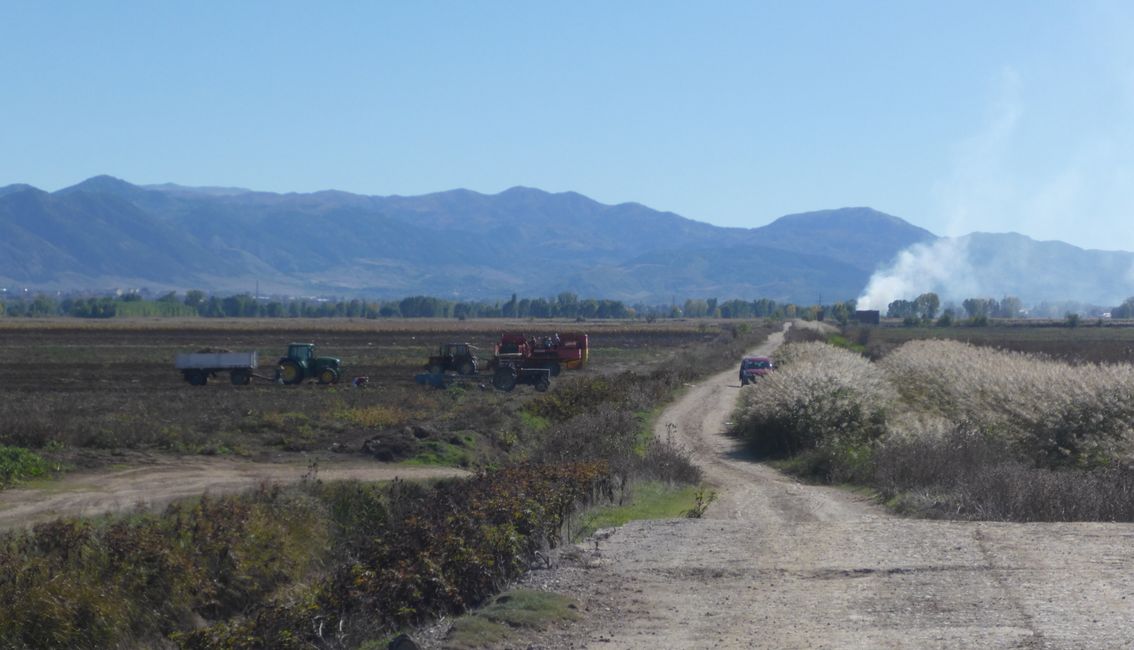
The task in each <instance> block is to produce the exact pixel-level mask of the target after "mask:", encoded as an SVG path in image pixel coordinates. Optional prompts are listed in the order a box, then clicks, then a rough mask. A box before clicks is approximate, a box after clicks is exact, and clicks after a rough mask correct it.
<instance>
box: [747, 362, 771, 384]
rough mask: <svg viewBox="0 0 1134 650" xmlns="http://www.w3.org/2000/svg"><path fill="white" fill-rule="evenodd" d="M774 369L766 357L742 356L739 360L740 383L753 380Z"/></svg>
mask: <svg viewBox="0 0 1134 650" xmlns="http://www.w3.org/2000/svg"><path fill="white" fill-rule="evenodd" d="M775 369H776V366H775V364H773V363H772V360H771V359H769V358H768V357H744V358H743V359H741V361H740V385H741V386H744V385H746V384H748V383H750V382H754V381H756V380H757V379H759V378H760V377H763V376H764V375H766V374H768V373H769V372H772V371H773V370H775Z"/></svg>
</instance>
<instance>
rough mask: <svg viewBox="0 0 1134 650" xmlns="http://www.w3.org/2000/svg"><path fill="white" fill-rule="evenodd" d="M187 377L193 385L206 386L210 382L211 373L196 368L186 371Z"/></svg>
mask: <svg viewBox="0 0 1134 650" xmlns="http://www.w3.org/2000/svg"><path fill="white" fill-rule="evenodd" d="M185 378H186V379H188V380H189V383H190V385H193V386H204V385H205V384H208V383H209V373H207V372H205V371H204V370H195V371H193V372H188V373H185Z"/></svg>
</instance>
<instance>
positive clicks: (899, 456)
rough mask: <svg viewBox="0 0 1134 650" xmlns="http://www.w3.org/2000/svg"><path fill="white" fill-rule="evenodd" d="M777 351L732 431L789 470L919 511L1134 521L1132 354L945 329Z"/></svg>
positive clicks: (1029, 518) (1011, 517) (939, 514)
mask: <svg viewBox="0 0 1134 650" xmlns="http://www.w3.org/2000/svg"><path fill="white" fill-rule="evenodd" d="M843 340H845V339H843ZM836 342H839V341H836ZM777 361H778V367H779V369H778V370H777V372H776V373H775V374H773V375H771V376H769V377H765V378H762V379H761V381H760V382H759V383H758V385H757V386H756V388H755V390H753V391H751V392H749V393H748V394H747V396H746V401H745V403H744V405H743V406H742V407H741V411H740V413H739V414H738V417H737V418H736V422H737V425H736V427H735V433H736V434H737V435H738V436H741V437H743V438H744V439H745V440H746V441H747V442H748V444H749V445H750V447H751V448H752V449H753V450H754V451H755V452H756V453H758V454H760V455H762V456H765V457H771V458H778V459H780V460H781V461H782V465H783V466H784V467H786V468H788V469H789V470H791V471H794V472H796V473H799V474H802V475H805V476H809V477H812V478H815V479H818V480H823V481H829V482H836V483H841V482H849V483H856V484H862V485H867V486H870V487H872V488H873V489H875V490H876V491H877V492H878V493H879V494H880V496H881V497H882V498H883V499H884V500H886V501H888V502H889V503H890V505H892V506H893V507H895V508H897V509H898V510H901V511H905V512H909V513H913V514H919V515H928V516H937V517H949V518H971V519H990V520H1013V521H1072V520H1092V521H1134V464H1132V463H1134V456H1132V453H1134V366H1131V365H1130V364H1129V363H1126V362H1117V363H1087V362H1080V363H1077V364H1069V363H1067V362H1065V361H1061V360H1055V359H1052V358H1050V357H1047V356H1043V355H1037V354H1029V353H1023V352H1015V351H1010V350H1002V349H994V348H991V347H980V346H975V345H971V344H968V343H962V342H958V341H951V340H911V341H908V342H905V343H903V344H901V345H899V346H897V347H895V348H893V349H891V350H890V351H888V353H887V354H885V355H884V356H883V357H882V358H880V359H879V360H877V361H874V362H871V361H869V360H868V359H867V358H866V357H864V356H863V355H862V354H859V353H857V352H855V351H853V350H852V349H847V347H846V346H843V345H830V344H827V343H825V342H821V341H811V342H795V343H791V344H789V345H786V346H785V347H784V348H782V349H781V351H780V353H779V354H778V355H777Z"/></svg>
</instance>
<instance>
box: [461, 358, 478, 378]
mask: <svg viewBox="0 0 1134 650" xmlns="http://www.w3.org/2000/svg"><path fill="white" fill-rule="evenodd" d="M457 372H459V373H461V374H462V375H475V374H476V364H475V363H473V362H472V361H466V362H464V363H462V364H461V367H460V368H457Z"/></svg>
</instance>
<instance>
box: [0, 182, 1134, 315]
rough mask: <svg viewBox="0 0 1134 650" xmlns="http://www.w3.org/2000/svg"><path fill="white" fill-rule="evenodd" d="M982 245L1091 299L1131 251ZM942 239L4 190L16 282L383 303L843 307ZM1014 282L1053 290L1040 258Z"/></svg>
mask: <svg viewBox="0 0 1134 650" xmlns="http://www.w3.org/2000/svg"><path fill="white" fill-rule="evenodd" d="M974 237H975V239H974V240H973V241H974V242H976V243H974V246H978V247H979V246H982V245H984V244H983V243H981V242H983V241H984V240H983V239H982V237H991V238H992V240H991V241H992V243H991V244H988V246H992V247H993V248H995V247H997V246H999V247H1000V248H1001V249H1003V250H1006V251H1009V250H1010V251H1014V252H1013V253H1012V254H1013V255H1015V256H1016V257H1017V258H1019V259H1021V260H1029V259H1038V260H1042V263H1043V264H1044V265H1045V266H1059V265H1060V264H1064V262H1060V261H1057V260H1056V259H1054V258H1052V257H1051V256H1052V255H1054V256H1055V258H1058V259H1066V260H1070V261H1069V262H1066V264H1070V265H1071V268H1074V269H1076V273H1078V274H1079V278H1078V281H1077V283H1076V284H1075V285H1074V286H1077V287H1078V286H1086V285H1092V284H1093V285H1098V283H1099V282H1101V281H1103V280H1102V279H1100V277H1097V276H1098V275H1099V274H1096V273H1093V272H1092V268H1094V267H1093V266H1092V265H1095V266H1097V267H1098V268H1099V269H1104V270H1105V273H1103V275H1104V276H1105V275H1106V274H1110V276H1113V275H1114V273H1115V268H1116V267H1119V266H1122V264H1124V260H1125V259H1126V258H1124V257H1122V256H1123V255H1129V254H1125V253H1123V254H1115V255H1111V256H1109V257H1108V256H1107V255H1106V254H1102V253H1099V252H1097V251H1083V250H1082V249H1078V248H1075V247H1073V246H1070V245H1067V244H1062V245H1061V246H1063V247H1066V248H1059V249H1058V250H1056V249H1051V248H1050V247H1049V246H1046V244H1047V243H1044V242H1034V241H1032V240H1030V239H1027V238H1023V240H1022V242H1021V240H1018V239H1011V240H1009V239H1004V242H1009V241H1011V244H1009V243H1002V244H997V243H996V242H997V241H1000V240H999V239H997V238H1011V237H1022V236H1018V235H1016V236H1013V235H988V236H981V237H976V236H975V235H974ZM938 239H939V238H937V237H936V236H935V235H933V234H932V233H930V232H929V231H927V230H925V229H923V228H919V227H917V226H914V225H912V224H909V223H907V222H905V221H904V220H902V219H900V218H898V217H894V216H891V215H886V214H883V213H881V212H877V211H875V210H872V209H870V208H842V209H837V210H822V211H817V212H809V213H801V214H794V215H788V216H785V217H782V218H780V219H778V220H776V221H774V222H773V223H770V224H768V225H766V226H762V227H759V228H752V229H746V228H721V227H717V226H713V225H710V224H706V223H702V222H698V221H694V220H691V219H687V218H684V217H682V216H680V215H677V214H674V213H672V212H661V211H657V210H653V209H651V208H649V207H646V206H644V205H641V204H638V203H622V204H618V205H606V204H602V203H599V202H597V201H594V200H592V199H590V198H588V197H586V196H583V195H582V194H578V193H575V192H563V193H555V194H552V193H548V192H544V191H542V190H538V189H532V188H526V187H513V188H510V189H508V190H505V191H503V192H501V193H499V194H494V195H486V194H480V193H477V192H473V191H470V190H451V191H446V192H438V193H433V194H427V195H422V196H408V197H407V196H363V195H358V194H351V193H348V192H341V191H335V190H327V191H321V192H314V193H308V194H297V193H288V194H277V193H270V192H256V191H252V190H245V189H242V188H223V187H210V188H192V187H185V186H180V185H175V184H172V183H167V184H162V185H150V186H137V185H133V184H130V183H128V182H126V181H123V180H120V179H117V178H113V177H110V176H97V177H94V178H91V179H87V180H86V181H83V182H81V183H78V184H76V185H73V186H71V187H68V188H65V189H62V190H59V191H57V192H54V193H47V192H43V191H41V190H38V189H36V188H34V187H31V186H27V185H9V186H6V187H3V188H0V284H8V285H9V286H12V285H20V286H32V287H36V288H45V289H55V288H75V289H78V288H83V289H103V288H113V286H115V285H111V286H107V284H106V283H107V282H116V283H118V282H136V283H138V284H139V285H143V286H148V287H150V288H152V289H155V290H163V289H178V290H185V289H188V288H202V289H207V290H216V291H222V292H224V291H246V290H249V289H250V288H251V287H254V286H255V285H256V284H257V283H259V285H260V286H261V289H262V290H263V291H271V292H279V293H293V294H311V293H320V294H336V295H351V294H359V295H368V296H373V297H402V296H405V295H411V294H429V295H436V296H443V297H452V298H473V299H476V298H488V299H493V298H501V297H507V296H508V295H509V294H511V293H513V292H515V293H518V294H521V295H525V296H552V295H555V294H556V293H558V292H560V291H574V292H577V293H579V294H582V295H587V296H595V297H603V298H615V299H623V300H631V301H647V302H654V301H657V302H668V301H670V300H671V299H674V298H676V299H683V298H686V297H714V296H715V297H719V298H722V299H727V298H744V299H753V298H760V297H766V298H772V299H776V300H783V301H795V302H801V303H811V302H815V301H817V300H820V299H822V300H823V301H828V302H830V301H835V300H844V299H848V298H853V297H855V296H856V295H857V294H858V292H859V291H861V290H862V288H863V287H864V286H866V283H867V281H868V280H869V279H870V277H871V274H872V273H873V272H874V271H875V270H876V269H878V268H879V267H882V266H885V265H886V264H888V263H889V262H890V261H891V260H892V259H894V257H895V256H896V255H897V253H898V252H899V251H902V250H904V249H907V248H908V247H910V246H911V245H914V244H919V243H920V244H932V243H933V242H935V241H938ZM1051 251H1054V252H1051ZM1013 272H1014V273H1017V274H1018V275H1020V276H1023V277H1025V278H1027V277H1030V276H1035V277H1040V276H1042V277H1044V278H1046V279H1047V280H1046V281H1048V282H1050V278H1049V277H1048V276H1046V275H1044V274H1042V273H1040V274H1037V273H1036V272H1035V269H1031V268H1030V267H1028V266H1027V264H1024V266H1022V267H1019V268H1016V269H1015V270H1014V271H1013ZM1026 285H1027V282H1026V280H1021V284H1019V289H1020V291H1019V292H1018V293H1019V294H1020V295H1021V297H1022V298H1025V299H1028V298H1033V299H1034V298H1035V297H1036V296H1030V295H1029V294H1030V293H1031V294H1034V293H1037V292H1036V291H1034V290H1033V289H1034V287H1032V288H1029V287H1028V286H1026ZM1012 286H1013V287H1016V286H1017V285H1012ZM1131 292H1132V293H1134V290H1132V291H1131ZM1119 293H1121V292H1120V291H1119ZM1039 297H1040V298H1046V297H1049V296H1039ZM1050 297H1052V298H1066V297H1067V296H1062V295H1061V296H1050Z"/></svg>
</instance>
